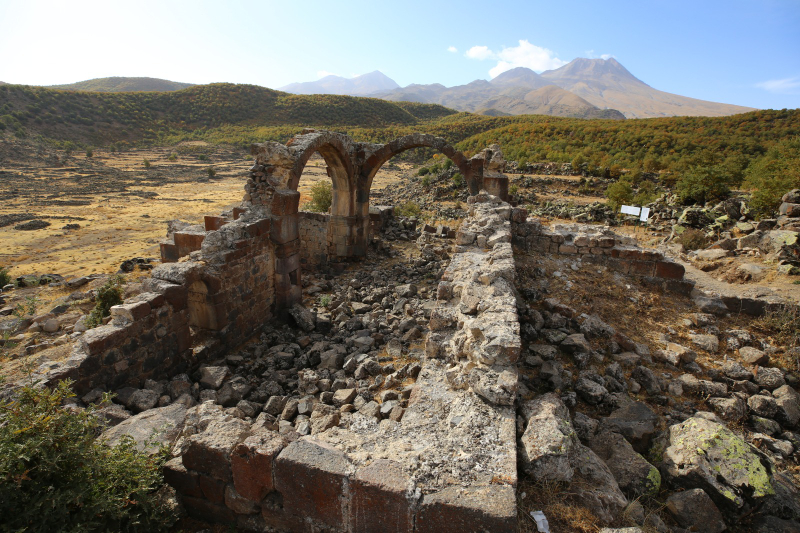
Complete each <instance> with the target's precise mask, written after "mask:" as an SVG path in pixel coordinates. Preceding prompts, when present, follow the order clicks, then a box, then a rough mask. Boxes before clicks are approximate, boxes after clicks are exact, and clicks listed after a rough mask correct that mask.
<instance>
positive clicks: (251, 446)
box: [231, 431, 286, 502]
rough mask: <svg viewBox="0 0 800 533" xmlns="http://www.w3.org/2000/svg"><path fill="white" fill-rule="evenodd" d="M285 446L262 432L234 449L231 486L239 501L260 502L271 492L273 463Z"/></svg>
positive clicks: (269, 433)
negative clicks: (245, 499)
mask: <svg viewBox="0 0 800 533" xmlns="http://www.w3.org/2000/svg"><path fill="white" fill-rule="evenodd" d="M284 446H286V441H285V440H284V438H283V437H281V436H279V435H277V434H276V433H274V432H271V431H270V432H267V431H264V432H259V433H258V434H256V435H253V436H251V437H248V438H247V439H245V440H244V442H242V443H240V444H238V445H237V446H236V447H235V448H234V449H233V453H232V454H231V470H232V473H233V485H234V487H235V488H236V491H237V492H238V493H239V494H240V495H241V496H242V497H244V498H248V499H250V500H252V501H254V502H260V501H261V500H262V499H264V496H266V495H267V494H269V493H270V492H272V490H273V488H274V487H273V482H272V470H273V462H274V460H275V458H276V457H277V456H278V454H279V453H280V451H281V450H282V449H283V448H284Z"/></svg>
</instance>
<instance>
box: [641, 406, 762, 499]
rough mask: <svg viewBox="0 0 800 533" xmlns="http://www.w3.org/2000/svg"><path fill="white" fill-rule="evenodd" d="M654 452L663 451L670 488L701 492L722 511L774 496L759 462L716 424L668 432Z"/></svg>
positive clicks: (690, 422) (690, 424)
mask: <svg viewBox="0 0 800 533" xmlns="http://www.w3.org/2000/svg"><path fill="white" fill-rule="evenodd" d="M658 449H663V461H662V463H661V472H662V474H663V475H664V477H665V478H666V479H667V480H668V481H669V482H670V483H672V484H673V485H674V486H676V487H684V488H687V489H694V488H701V489H703V490H704V491H705V492H706V493H707V494H708V495H709V496H710V497H711V499H712V500H713V501H714V503H715V504H716V505H717V506H719V507H720V508H722V509H723V510H727V511H734V512H735V511H740V510H743V509H744V508H745V507H746V506H750V505H756V504H758V503H759V502H760V501H762V500H764V499H765V498H767V497H769V496H772V495H773V494H775V489H774V488H773V486H772V482H771V478H770V473H769V470H768V469H767V468H766V467H765V466H764V465H763V464H762V462H761V458H760V456H759V455H758V454H757V453H756V452H755V451H754V450H753V449H752V448H751V447H750V445H748V444H747V443H746V442H745V441H744V440H742V439H741V438H740V437H738V436H736V435H734V434H733V432H731V431H730V430H729V429H728V428H726V427H725V426H723V425H721V424H717V423H716V422H712V421H710V420H706V419H703V418H698V417H692V418H689V419H687V420H685V421H684V422H682V423H680V424H676V425H674V426H671V427H670V428H669V429H668V430H667V432H666V434H665V436H664V438H663V440H660V441H659V442H658V443H657V444H656V450H658ZM656 455H657V451H656Z"/></svg>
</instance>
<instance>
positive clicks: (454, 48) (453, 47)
mask: <svg viewBox="0 0 800 533" xmlns="http://www.w3.org/2000/svg"><path fill="white" fill-rule="evenodd" d="M447 51H448V52H452V53H454V54H457V53H458V48H456V47H455V46H448V47H447Z"/></svg>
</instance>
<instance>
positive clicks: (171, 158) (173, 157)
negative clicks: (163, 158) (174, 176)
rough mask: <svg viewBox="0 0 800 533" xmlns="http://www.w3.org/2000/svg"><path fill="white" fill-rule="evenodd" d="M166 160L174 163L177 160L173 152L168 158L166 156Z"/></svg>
mask: <svg viewBox="0 0 800 533" xmlns="http://www.w3.org/2000/svg"><path fill="white" fill-rule="evenodd" d="M167 159H168V160H170V161H175V160H177V159H178V156H177V155H175V152H172V153H171V154H169V156H167Z"/></svg>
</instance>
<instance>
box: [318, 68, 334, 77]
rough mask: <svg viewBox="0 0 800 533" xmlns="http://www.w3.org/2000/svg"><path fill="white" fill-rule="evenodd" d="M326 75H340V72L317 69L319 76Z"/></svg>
mask: <svg viewBox="0 0 800 533" xmlns="http://www.w3.org/2000/svg"><path fill="white" fill-rule="evenodd" d="M325 76H338V74H334V73H333V72H328V71H327V70H318V71H317V78H324V77H325Z"/></svg>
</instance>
